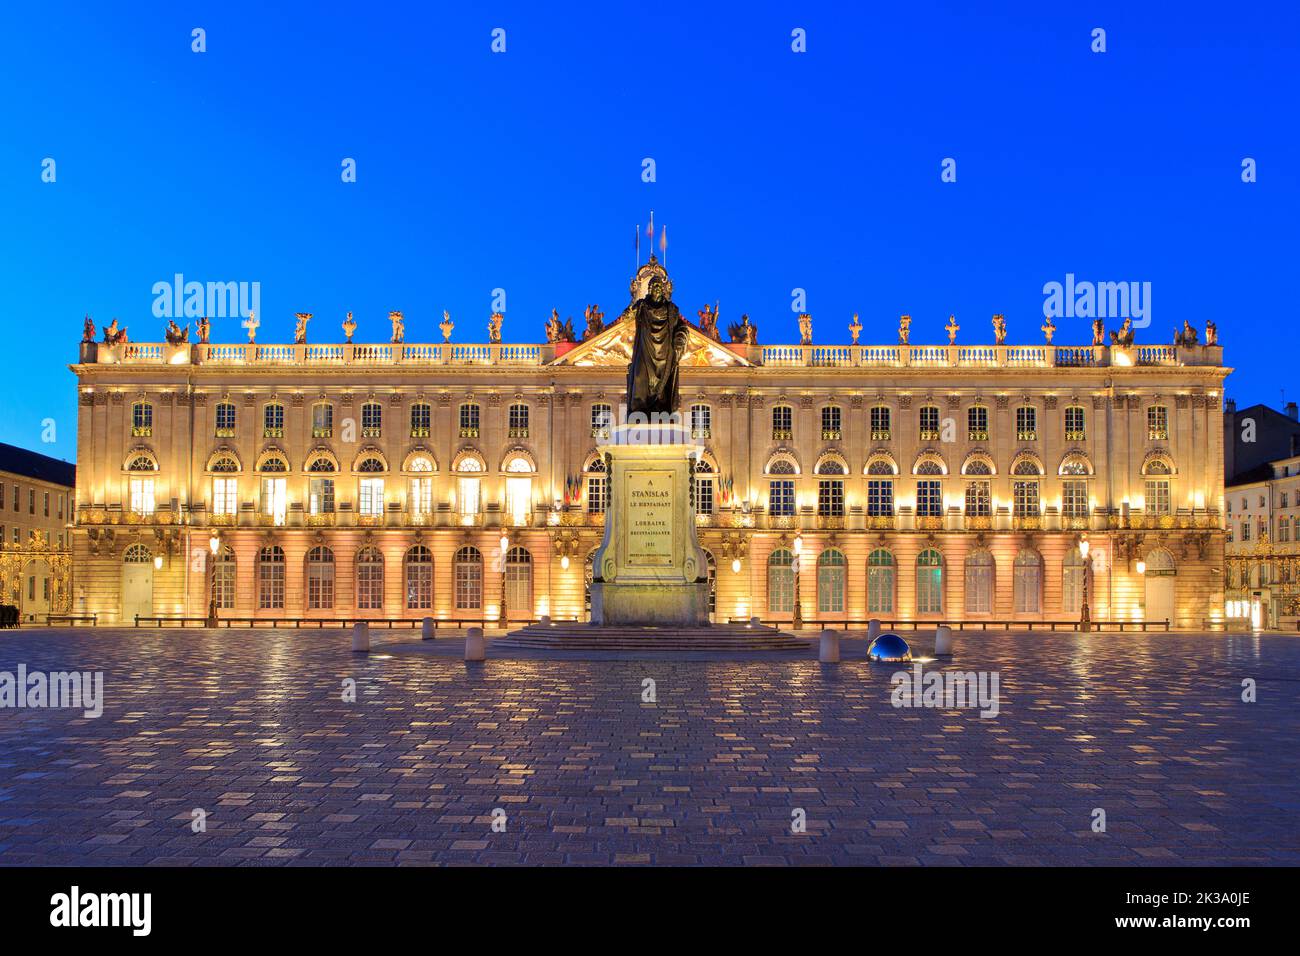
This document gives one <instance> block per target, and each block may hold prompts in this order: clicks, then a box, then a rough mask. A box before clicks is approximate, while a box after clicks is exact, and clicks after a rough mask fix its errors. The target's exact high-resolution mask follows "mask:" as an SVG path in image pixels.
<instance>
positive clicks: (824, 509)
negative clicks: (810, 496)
mask: <svg viewBox="0 0 1300 956" xmlns="http://www.w3.org/2000/svg"><path fill="white" fill-rule="evenodd" d="M817 514H819V515H821V516H822V517H826V518H842V517H843V516H844V481H843V479H840V478H835V479H830V480H826V479H823V480H821V481H819V482H817Z"/></svg>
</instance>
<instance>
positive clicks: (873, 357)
mask: <svg viewBox="0 0 1300 956" xmlns="http://www.w3.org/2000/svg"><path fill="white" fill-rule="evenodd" d="M573 347H574V346H573V345H572V344H571V343H570V344H567V345H565V344H562V345H561V346H559V347H558V349H557V346H556V345H554V344H543V345H528V344H499V343H492V344H473V343H468V344H462V343H450V342H441V343H415V344H410V345H407V344H400V343H387V344H378V345H367V344H352V343H347V344H342V345H323V344H322V345H316V344H310V345H285V344H267V345H262V344H260V343H258V344H255V343H248V344H242V343H236V344H215V345H214V344H208V345H198V344H185V345H168V344H166V343H156V342H145V343H137V342H131V343H129V344H126V345H105V344H102V343H83V344H82V347H81V361H82V362H83V363H85V364H99V365H210V366H264V367H265V366H305V367H328V366H345V365H349V366H433V365H459V366H466V365H469V366H473V365H479V366H495V365H511V366H542V365H548V364H550V363H551V362H552V361H553V360H554V359H555V358H556V357H557V354H558V355H562V354H564V351H567V350H568V349H571V348H573ZM727 347H728V348H730V349H731V350H733V351H735V352H736V353H738V354H739V355H741V356H743V357H744V358H745V359H747V360H748V361H750V362H751V363H753V364H755V365H762V366H769V367H775V368H865V367H875V368H963V369H972V368H975V369H984V368H987V369H993V368H1015V369H1024V368H1105V367H1112V366H1113V367H1119V368H1123V367H1130V366H1161V365H1165V366H1189V365H1207V366H1221V365H1222V364H1223V347H1222V346H1219V345H1193V346H1181V345H1133V346H1130V347H1127V348H1124V347H1120V346H1112V345H741V344H728V345H727Z"/></svg>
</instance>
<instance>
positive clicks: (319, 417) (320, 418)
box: [311, 403, 334, 438]
mask: <svg viewBox="0 0 1300 956" xmlns="http://www.w3.org/2000/svg"><path fill="white" fill-rule="evenodd" d="M311 434H312V437H313V438H330V437H331V436H333V434H334V406H333V405H329V404H325V403H321V404H319V405H313V406H312V407H311Z"/></svg>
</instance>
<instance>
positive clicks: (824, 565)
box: [817, 548, 848, 614]
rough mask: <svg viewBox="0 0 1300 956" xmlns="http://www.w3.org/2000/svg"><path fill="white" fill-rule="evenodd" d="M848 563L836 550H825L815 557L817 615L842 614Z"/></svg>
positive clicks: (841, 552) (842, 554)
mask: <svg viewBox="0 0 1300 956" xmlns="http://www.w3.org/2000/svg"><path fill="white" fill-rule="evenodd" d="M847 571H848V561H847V560H845V558H844V552H843V551H840V550H839V549H838V548H827V549H826V550H825V551H823V552H822V553H821V554H820V555H818V557H817V613H818V614H843V613H844V586H845V576H846V572H847Z"/></svg>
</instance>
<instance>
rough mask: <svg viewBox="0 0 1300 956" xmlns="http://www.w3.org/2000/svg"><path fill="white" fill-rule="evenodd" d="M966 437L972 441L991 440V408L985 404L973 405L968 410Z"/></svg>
mask: <svg viewBox="0 0 1300 956" xmlns="http://www.w3.org/2000/svg"><path fill="white" fill-rule="evenodd" d="M966 437H967V439H968V440H970V441H988V440H989V410H988V409H987V408H985V407H984V406H983V405H972V406H971V407H970V410H969V411H967V412H966Z"/></svg>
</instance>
